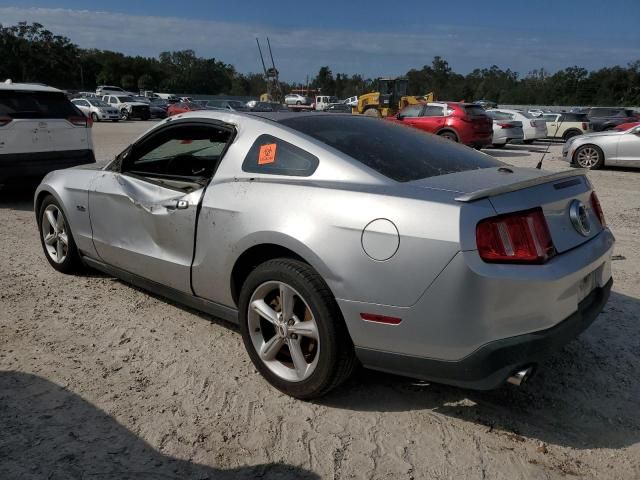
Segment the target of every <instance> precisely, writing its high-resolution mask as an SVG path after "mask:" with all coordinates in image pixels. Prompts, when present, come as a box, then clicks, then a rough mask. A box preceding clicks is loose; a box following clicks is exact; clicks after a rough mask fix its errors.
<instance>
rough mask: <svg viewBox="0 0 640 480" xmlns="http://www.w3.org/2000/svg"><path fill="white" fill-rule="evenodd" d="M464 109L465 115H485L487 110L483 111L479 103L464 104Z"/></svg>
mask: <svg viewBox="0 0 640 480" xmlns="http://www.w3.org/2000/svg"><path fill="white" fill-rule="evenodd" d="M464 110H465V112H467V115H478V116H480V115H482V116H483V117H486V115H487V112H485V111H484V108H482V107H481V106H480V105H465V107H464Z"/></svg>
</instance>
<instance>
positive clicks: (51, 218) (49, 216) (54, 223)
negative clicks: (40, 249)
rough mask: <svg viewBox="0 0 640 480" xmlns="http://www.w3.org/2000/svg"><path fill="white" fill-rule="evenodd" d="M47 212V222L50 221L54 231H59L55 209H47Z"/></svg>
mask: <svg viewBox="0 0 640 480" xmlns="http://www.w3.org/2000/svg"><path fill="white" fill-rule="evenodd" d="M45 214H46V216H47V222H49V225H50V226H51V228H53V231H54V232H56V233H58V221H57V220H56V217H55V215H54V214H53V210H47V211H46V212H45Z"/></svg>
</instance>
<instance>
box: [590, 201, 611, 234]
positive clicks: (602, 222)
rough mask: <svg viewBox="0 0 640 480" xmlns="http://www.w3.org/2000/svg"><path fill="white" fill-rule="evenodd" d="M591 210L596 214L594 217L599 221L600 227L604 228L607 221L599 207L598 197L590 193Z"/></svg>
mask: <svg viewBox="0 0 640 480" xmlns="http://www.w3.org/2000/svg"><path fill="white" fill-rule="evenodd" d="M591 208H593V212H594V213H595V214H596V217H598V220H600V225H602V227H603V228H604V227H606V226H607V221H606V220H605V219H604V212H603V211H602V205H600V199H599V198H598V195H596V192H591Z"/></svg>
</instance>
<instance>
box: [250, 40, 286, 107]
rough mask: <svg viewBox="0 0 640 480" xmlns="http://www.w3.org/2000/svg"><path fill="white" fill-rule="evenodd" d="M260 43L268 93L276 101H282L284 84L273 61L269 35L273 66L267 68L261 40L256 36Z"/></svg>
mask: <svg viewBox="0 0 640 480" xmlns="http://www.w3.org/2000/svg"><path fill="white" fill-rule="evenodd" d="M256 43H257V44H258V52H259V53H260V61H261V62H262V70H263V72H264V80H265V82H267V94H268V95H269V96H270V97H271V99H272V100H273V101H274V102H282V100H283V97H284V95H283V93H282V86H281V85H280V79H279V73H280V72H278V69H277V68H276V64H275V62H274V61H273V52H272V51H271V42H270V41H269V37H267V46H268V47H269V57H270V58H271V67H269V68H267V67H266V65H265V63H264V57H263V55H262V48H260V41H259V40H258V39H257V38H256Z"/></svg>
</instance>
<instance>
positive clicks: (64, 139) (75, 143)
mask: <svg viewBox="0 0 640 480" xmlns="http://www.w3.org/2000/svg"><path fill="white" fill-rule="evenodd" d="M90 127H91V119H88V118H86V117H85V116H84V115H83V114H82V112H80V111H79V110H78V109H77V108H75V107H74V106H73V105H72V104H71V102H70V101H69V99H68V98H67V97H66V96H65V94H64V93H63V92H62V91H61V90H58V89H55V88H52V87H47V86H44V85H36V84H28V83H11V81H10V80H7V81H6V82H4V83H0V185H7V184H8V183H9V182H15V181H16V180H21V179H26V178H29V179H37V178H40V177H43V176H44V175H45V174H47V173H49V172H51V171H52V170H59V169H61V168H67V167H73V166H75V165H82V164H85V163H95V161H96V160H95V157H94V154H93V142H92V139H91V129H90Z"/></svg>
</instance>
